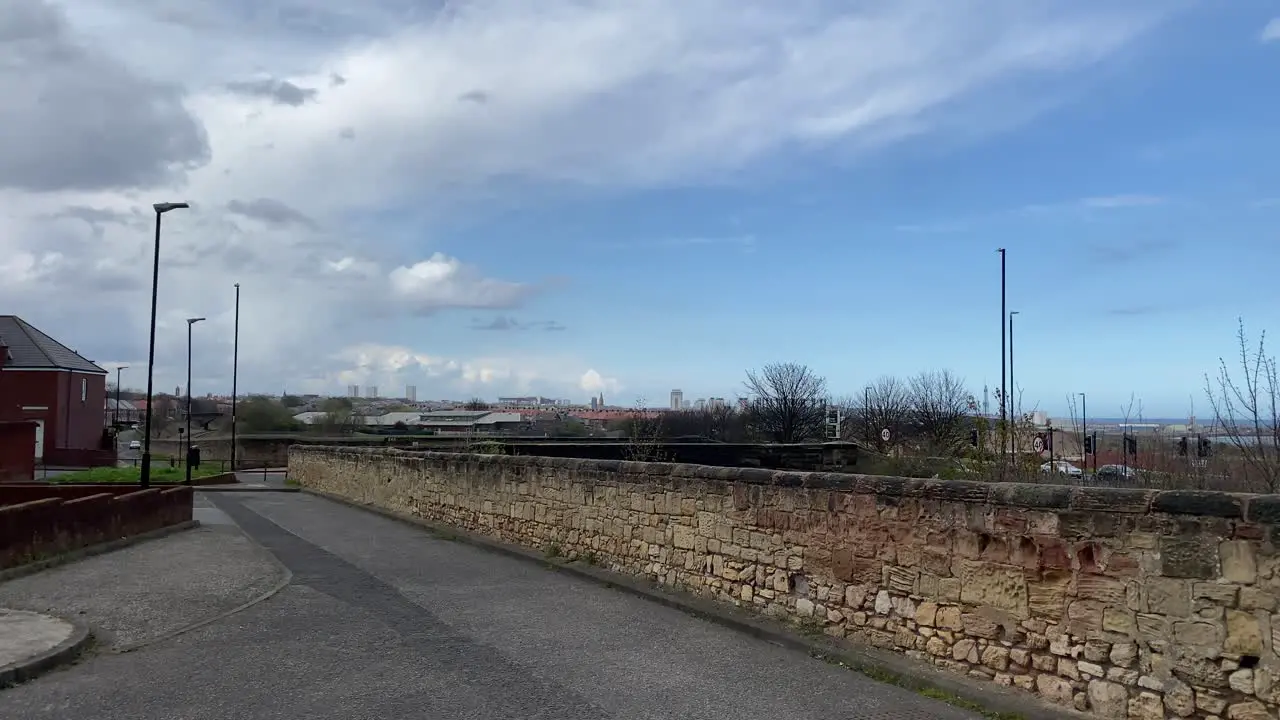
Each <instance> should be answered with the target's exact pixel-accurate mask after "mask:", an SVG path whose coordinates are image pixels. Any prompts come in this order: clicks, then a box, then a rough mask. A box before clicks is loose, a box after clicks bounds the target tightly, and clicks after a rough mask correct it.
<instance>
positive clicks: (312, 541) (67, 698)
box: [0, 493, 976, 720]
mask: <svg viewBox="0 0 1280 720" xmlns="http://www.w3.org/2000/svg"><path fill="white" fill-rule="evenodd" d="M202 505H203V508H202V511H201V520H202V522H206V523H209V524H211V525H214V524H221V525H222V526H223V527H225V528H231V527H233V526H231V525H230V523H232V522H234V523H235V524H238V525H239V527H240V528H241V529H243V530H244V531H245V532H247V533H248V534H249V535H250V536H251V537H253V538H254V539H256V540H257V541H259V542H260V543H262V544H263V545H264V546H265V547H266V548H267V549H268V550H270V551H271V552H272V553H274V554H275V556H276V557H277V558H279V559H280V560H281V561H282V562H283V563H284V564H285V565H286V566H287V567H288V568H289V569H290V570H292V572H293V573H294V578H293V582H292V583H291V584H290V585H289V586H288V587H286V588H285V589H284V590H283V591H282V592H281V593H280V594H278V595H276V596H275V597H273V598H272V599H270V600H267V601H265V602H262V603H260V604H257V605H254V606H253V607H251V608H249V609H247V610H244V611H243V612H240V613H238V614H235V615H231V616H229V617H227V618H225V619H222V620H219V621H216V622H214V623H212V624H208V625H205V626H203V627H201V628H199V629H196V630H193V631H191V632H188V633H186V634H182V635H179V636H177V637H174V638H171V639H168V640H162V641H159V642H157V643H155V644H152V645H149V646H147V647H144V648H142V649H140V650H137V651H134V652H130V653H126V654H100V655H97V656H94V657H91V658H89V659H87V660H85V661H83V662H81V663H80V664H78V665H76V666H73V667H71V668H68V669H66V670H62V671H58V672H55V673H52V674H50V675H46V676H44V677H42V678H39V679H37V680H35V681H33V682H31V683H28V684H26V685H22V686H19V687H16V688H12V689H9V690H5V691H0V717H4V718H7V717H13V718H24V719H29V720H37V719H40V718H48V719H50V720H52V719H54V718H57V719H58V720H76V719H80V718H83V719H85V720H89V719H90V718H92V719H93V720H113V719H116V718H118V719H120V720H124V719H126V718H127V719H129V720H132V719H134V718H144V717H145V718H183V719H195V718H210V719H212V718H218V719H222V718H252V719H256V718H263V719H266V718H273V719H276V718H300V719H301V718H306V719H307V720H314V719H317V718H333V719H334V720H358V719H361V718H370V719H373V718H377V719H378V720H383V719H385V718H433V719H434V718H441V719H444V718H449V719H453V718H459V719H475V720H497V719H506V718H510V719H512V720H515V719H530V720H532V719H541V718H545V719H546V720H579V719H586V718H654V719H657V718H725V719H730V718H732V719H733V720H748V719H751V718H761V719H762V720H763V719H767V720H778V719H779V718H787V719H788V720H803V719H806V718H813V719H814V720H818V719H819V718H821V719H822V720H831V719H833V718H850V719H853V718H898V719H902V720H911V719H912V718H938V719H944V720H949V719H959V718H975V717H976V716H975V715H973V714H970V713H967V712H964V711H961V710H958V709H955V708H952V707H949V706H947V705H943V704H940V703H937V702H935V701H932V700H927V699H925V698H923V697H921V696H919V695H915V694H913V693H911V692H908V691H906V690H902V689H900V688H896V687H892V686H888V685H882V684H879V683H876V682H874V681H871V680H869V679H867V678H865V677H863V676H861V675H858V674H855V673H852V672H850V671H847V670H844V669H841V668H839V667H835V666H831V665H828V664H825V663H822V662H820V661H817V660H814V659H811V658H809V657H807V656H806V655H804V654H802V653H798V652H794V651H791V650H787V649H784V648H781V647H778V646H775V645H772V644H770V643H767V642H765V641H762V640H758V639H755V638H752V637H748V636H745V635H742V634H739V633H737V632H735V631H732V630H728V629H725V628H722V627H720V626H717V625H714V624H711V623H708V622H706V621H703V620H699V619H696V618H693V617H691V616H688V615H685V614H683V613H681V612H679V611H677V610H673V609H670V608H667V607H664V606H660V605H657V604H655V603H651V602H649V601H646V600H643V599H640V598H637V597H634V596H631V595H627V594H624V593H621V592H618V591H614V590H610V589H607V588H603V587H600V586H598V585H595V584H592V583H590V582H588V581H585V580H580V579H577V578H573V577H569V576H566V575H564V574H561V573H556V572H554V571H551V570H547V569H545V568H541V567H538V566H536V565H533V564H531V563H527V562H522V561H519V560H516V559H512V558H508V557H505V556H501V555H495V554H492V553H488V552H486V551H483V550H480V549H477V548H473V547H470V546H466V545H462V544H458V543H453V542H449V541H447V540H441V539H437V538H434V537H431V536H430V535H427V534H426V533H424V532H422V531H420V530H417V529H415V528H412V527H408V526H405V525H402V524H399V523H395V522H393V521H390V520H386V519H384V518H381V517H377V516H374V515H371V514H368V513H364V512H361V511H358V510H353V509H350V508H347V507H345V506H341V505H338V504H335V503H332V502H329V501H327V500H323V499H320V498H316V497H313V496H309V495H305V494H286V493H270V494H255V495H239V494H238V495H236V496H234V497H233V496H231V495H227V494H219V495H215V494H213V493H207V494H202ZM106 557H110V556H106ZM118 569H119V571H120V572H121V573H127V572H130V569H129V568H128V567H127V566H124V565H121V566H120V567H119V568H118ZM155 581H156V582H165V579H164V578H156V579H155Z"/></svg>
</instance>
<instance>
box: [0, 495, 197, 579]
mask: <svg viewBox="0 0 1280 720" xmlns="http://www.w3.org/2000/svg"><path fill="white" fill-rule="evenodd" d="M89 489H91V488H87V487H82V488H79V489H77V491H87V490H89ZM97 489H98V490H100V492H97V493H94V494H89V495H85V496H83V497H77V498H73V499H68V498H67V497H66V496H65V495H62V494H61V491H55V492H53V493H50V496H48V497H45V498H44V499H41V500H32V501H30V502H24V503H21V504H18V505H4V506H2V507H0V569H4V568H9V567H15V566H18V565H24V564H26V563H29V562H33V561H35V560H39V559H41V558H46V557H51V556H56V555H60V554H63V553H66V552H70V551H72V550H77V549H79V548H83V547H88V546H90V545H96V544H98V543H102V542H106V541H108V540H116V539H119V538H123V537H129V536H131V535H139V534H142V533H145V532H148V531H151V530H157V529H159V528H164V527H169V526H170V525H177V524H178V523H182V522H186V521H189V520H191V499H192V497H193V493H192V490H191V488H189V487H173V488H166V489H164V490H161V489H159V488H152V489H150V490H136V491H134V492H129V493H116V492H113V490H115V489H114V488H112V489H107V490H106V491H105V492H101V490H103V488H101V487H98V488H97Z"/></svg>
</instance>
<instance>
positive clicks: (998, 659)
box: [981, 645, 1009, 671]
mask: <svg viewBox="0 0 1280 720" xmlns="http://www.w3.org/2000/svg"><path fill="white" fill-rule="evenodd" d="M981 662H982V664H983V665H986V666H987V667H989V668H991V669H992V670H1001V671H1003V670H1006V669H1008V667H1009V650H1008V649H1007V648H1003V647H1000V646H999V645H988V646H987V648H986V649H985V650H983V651H982V661H981Z"/></svg>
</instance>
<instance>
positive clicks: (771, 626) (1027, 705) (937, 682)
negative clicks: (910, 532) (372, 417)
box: [300, 487, 1090, 720]
mask: <svg viewBox="0 0 1280 720" xmlns="http://www.w3.org/2000/svg"><path fill="white" fill-rule="evenodd" d="M300 490H301V491H302V492H303V493H306V494H308V495H314V496H316V497H320V498H324V499H326V500H331V501H333V502H337V503H341V504H343V505H346V506H348V507H352V508H355V509H357V510H364V511H365V512H370V513H373V514H375V515H380V516H382V517H385V518H388V519H391V520H395V521H397V522H401V523H405V524H408V525H412V526H414V527H417V528H420V529H423V530H426V531H427V532H430V533H432V534H433V535H436V536H438V537H441V538H443V539H446V540H455V541H458V542H462V543H465V544H467V545H472V546H474V547H478V548H481V549H484V550H489V551H492V552H496V553H499V554H502V555H506V556H508V557H512V558H516V559H519V560H524V561H527V562H533V563H536V564H538V565H541V566H543V567H546V568H549V569H552V570H557V571H560V572H564V573H566V574H569V575H573V576H576V577H579V578H583V579H585V580H590V581H592V582H595V583H597V584H599V585H603V586H605V587H609V588H613V589H616V590H621V591H623V592H626V593H629V594H631V595H635V596H638V597H642V598H645V599H647V600H650V601H653V602H657V603H659V604H661V605H665V606H667V607H670V608H673V609H676V610H680V611H682V612H684V613H687V614H689V615H693V616H694V617H698V618H701V619H703V620H707V621H709V622H713V623H716V624H718V625H722V626H724V627H728V628H730V629H733V630H737V631H739V632H743V633H746V634H748V635H752V636H754V637H756V638H759V639H761V640H765V641H767V642H771V643H774V644H775V645H780V646H782V647H786V648H789V649H792V650H798V651H800V652H804V653H807V654H809V655H811V656H813V657H816V658H819V659H822V660H825V661H827V662H833V663H837V664H840V665H843V666H846V667H849V668H850V669H852V670H855V671H857V672H860V673H862V674H864V675H867V676H869V677H871V678H872V679H876V680H881V681H885V682H890V683H892V684H895V685H898V686H900V687H904V688H907V689H909V690H913V691H916V692H923V691H939V690H940V691H942V692H945V693H947V694H948V695H951V696H953V697H955V698H958V699H959V700H962V701H964V702H965V703H967V704H972V705H973V706H976V707H978V708H981V710H982V711H985V712H987V713H1000V714H1003V715H1006V716H1016V717H1018V718H1024V719H1025V720H1080V719H1081V718H1088V717H1090V716H1088V715H1085V714H1083V713H1080V712H1077V711H1075V710H1074V709H1066V708H1060V707H1054V706H1051V705H1048V704H1046V703H1045V702H1043V701H1041V700H1040V699H1039V698H1037V697H1035V696H1033V695H1030V694H1027V693H1023V692H1020V691H1017V690H1013V689H1007V688H1003V687H1000V686H998V685H994V684H993V683H981V684H980V683H977V682H973V681H970V680H967V679H965V678H962V677H959V676H957V675H954V674H952V673H948V672H946V671H943V670H940V669H938V668H935V667H933V666H931V665H928V664H925V663H922V662H919V661H916V660H912V659H911V658H908V657H907V656H905V655H902V654H900V653H894V652H889V651H885V650H880V649H878V648H872V647H866V646H862V645H855V644H853V643H850V642H847V641H843V640H839V639H836V638H833V637H831V636H827V635H823V636H821V637H808V636H805V635H801V634H799V633H797V632H795V631H793V630H791V629H790V628H788V627H787V626H786V625H784V624H783V623H780V622H777V621H774V620H770V619H767V618H765V617H763V616H760V615H758V614H755V613H750V612H748V611H744V610H741V609H740V608H736V607H733V606H729V605H726V604H725V603H722V602H719V601H716V600H711V599H708V598H701V597H697V596H695V595H692V594H689V593H686V592H682V591H676V590H672V589H670V588H667V587H662V586H659V585H657V584H656V583H651V582H648V581H645V580H640V579H638V578H634V577H631V576H627V575H623V574H622V573H617V572H614V571H612V570H606V569H604V568H601V567H598V566H595V565H587V564H584V563H581V562H574V561H569V560H566V559H563V558H553V557H548V556H547V555H545V554H544V553H541V552H538V551H536V550H531V549H529V548H527V547H524V546H522V545H516V544H513V543H508V542H503V541H501V540H496V539H494V538H491V537H488V536H485V535H479V534H477V533H472V532H469V531H465V530H459V529H458V528H456V527H453V526H452V525H445V524H443V523H437V522H433V521H430V520H425V519H423V518H420V517H416V516H413V515H407V514H405V513H401V512H396V511H394V510H387V509H385V508H381V507H378V506H376V505H370V504H367V503H362V502H358V501H355V500H351V499H348V498H345V497H342V496H340V495H335V494H333V493H328V492H325V491H323V490H315V489H313V488H305V487H304V488H300ZM942 702H945V700H942Z"/></svg>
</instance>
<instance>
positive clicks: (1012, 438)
mask: <svg viewBox="0 0 1280 720" xmlns="http://www.w3.org/2000/svg"><path fill="white" fill-rule="evenodd" d="M1014 315H1021V313H1019V312H1018V311H1017V310H1013V311H1010V313H1009V392H1011V393H1013V398H1011V399H1010V400H1009V402H1010V406H1009V416H1010V417H1012V418H1013V422H1014V423H1015V424H1016V423H1017V422H1018V406H1017V405H1016V404H1013V403H1015V402H1016V398H1017V397H1018V386H1017V384H1016V383H1014V382H1013V316H1014ZM1009 443H1010V444H1011V445H1012V446H1013V453H1014V455H1017V454H1018V438H1017V436H1016V435H1014V434H1013V428H1010V432H1009Z"/></svg>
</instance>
